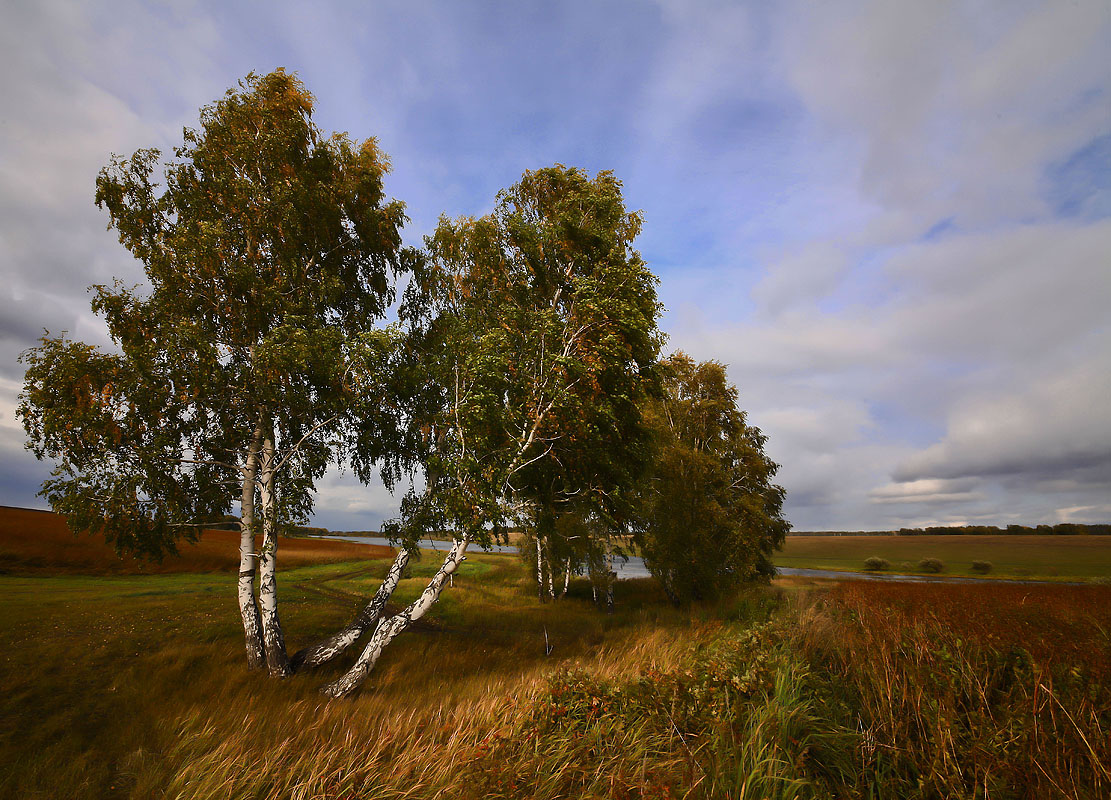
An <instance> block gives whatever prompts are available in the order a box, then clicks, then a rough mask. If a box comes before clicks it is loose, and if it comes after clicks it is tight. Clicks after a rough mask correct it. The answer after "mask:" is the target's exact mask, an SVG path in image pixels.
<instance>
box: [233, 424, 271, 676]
mask: <svg viewBox="0 0 1111 800" xmlns="http://www.w3.org/2000/svg"><path fill="white" fill-rule="evenodd" d="M261 440H262V429H261V428H256V429H255V435H254V436H253V437H252V440H251V447H250V449H249V450H248V451H247V459H246V461H245V463H244V465H243V470H242V494H241V496H240V518H239V586H238V589H239V614H240V616H241V617H242V618H243V639H244V643H245V646H246V648H247V668H248V669H259V668H260V667H262V665H263V664H265V663H266V656H265V652H264V650H263V644H262V629H261V627H260V625H259V610H258V603H257V602H256V601H255V572H256V571H257V569H258V554H257V553H256V552H255V489H256V487H257V484H258V458H259V453H258V451H259V446H260V444H261Z"/></svg>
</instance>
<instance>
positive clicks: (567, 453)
mask: <svg viewBox="0 0 1111 800" xmlns="http://www.w3.org/2000/svg"><path fill="white" fill-rule="evenodd" d="M640 226H641V219H640V216H639V214H636V213H629V212H628V211H627V210H626V209H625V206H624V201H623V199H622V196H621V185H620V183H619V182H618V181H617V180H616V179H615V178H614V177H613V175H612V174H610V173H608V172H601V173H599V174H598V175H596V176H595V177H594V178H590V177H589V176H587V175H586V173H584V172H583V171H582V170H578V169H573V168H566V167H563V166H555V167H551V168H547V169H541V170H537V171H535V172H526V173H525V174H524V176H523V177H522V178H521V181H520V182H519V183H517V184H516V185H514V186H513V187H511V188H509V189H507V190H505V191H503V192H501V193H500V194H499V196H498V202H497V204H496V207H495V209H494V211H493V212H492V213H491V214H489V215H487V216H485V217H481V218H478V219H475V218H468V217H464V218H460V219H457V220H450V219H447V218H442V219H441V220H440V223H439V225H438V227H437V229H436V231H435V233H434V234H433V235H432V236H431V237H429V238H428V239H427V241H426V249H427V253H426V258H425V259H424V260H423V261H422V263H421V264H420V266H419V268H418V269H416V270H415V272H414V278H413V280H412V281H411V283H410V285H409V287H408V289H407V292H406V297H405V300H404V303H403V305H402V319H403V321H404V322H405V323H406V324H407V325H408V327H409V335H410V346H409V351H410V352H411V353H412V354H413V357H414V358H415V359H417V360H418V362H419V363H420V364H421V365H422V371H421V375H422V377H423V383H422V385H421V386H419V387H418V391H416V392H415V393H414V400H413V409H414V410H413V418H412V425H413V427H414V429H415V430H416V431H417V432H418V433H419V436H420V438H421V443H422V447H421V453H422V455H421V459H422V463H423V467H424V472H425V476H426V481H425V487H424V488H423V489H422V490H421V491H410V492H409V494H408V495H407V496H406V497H405V498H404V500H403V502H402V514H401V517H400V518H399V520H398V521H397V523H396V527H395V529H394V531H395V536H396V537H397V538H398V539H399V540H402V541H408V542H415V540H416V539H417V538H419V537H420V536H421V535H423V533H424V532H426V531H428V530H437V531H448V532H450V533H451V534H452V536H453V538H454V542H453V545H452V547H451V549H450V551H449V553H448V554H447V557H446V558H445V559H444V562H443V564H442V565H441V567H440V568H439V569H438V570H437V572H436V574H435V575H434V576H433V578H432V579H431V580H430V581H429V583H428V585H427V587H426V588H425V590H424V591H423V592H422V593H421V595H420V596H419V597H418V598H417V600H416V601H414V602H413V603H412V604H411V605H410V606H409V607H408V608H406V609H405V610H404V611H403V612H401V613H400V614H398V615H396V616H394V617H390V618H383V619H380V620H379V622H378V624H377V627H376V628H375V630H374V633H373V634H372V635H371V639H370V641H369V642H368V644H367V645H366V647H365V648H364V649H363V651H362V653H361V654H360V656H359V658H358V660H357V661H356V663H355V665H354V666H353V667H352V669H351V670H350V671H349V672H348V673H347V674H346V675H344V676H342V677H341V678H340V679H339V680H337V681H335V682H333V683H332V684H329V685H328V686H326V687H325V688H324V692H325V693H326V694H329V695H332V696H337V697H338V696H343V695H346V694H348V693H350V692H352V691H354V690H355V689H356V688H357V687H358V686H359V684H360V683H361V682H362V681H363V680H365V678H366V677H367V675H369V674H370V672H371V671H372V670H373V668H374V665H375V663H376V662H377V660H378V658H379V657H380V656H381V654H382V652H383V651H384V650H385V648H386V647H387V646H388V645H389V643H390V642H391V641H393V639H395V638H396V637H397V636H398V635H399V634H400V633H402V632H403V631H404V630H405V629H406V628H407V627H408V626H409V625H410V624H411V623H412V621H414V620H415V619H418V618H419V617H420V616H421V615H422V614H424V613H426V612H427V611H428V609H429V608H431V607H432V605H433V604H434V603H435V601H436V599H437V598H438V597H439V595H440V592H441V591H442V590H443V587H444V585H445V583H446V582H447V581H448V580H449V579H450V577H451V575H452V574H453V573H454V572H455V571H456V570H457V569H458V568H459V566H460V564H461V563H462V562H463V560H464V559H465V558H466V555H465V553H466V550H467V547H468V546H469V545H470V544H471V543H472V542H478V543H479V544H488V543H490V542H491V541H492V540H493V539H496V538H499V537H502V536H503V534H504V531H505V530H506V528H507V526H508V525H510V524H512V523H515V522H520V521H521V520H522V519H524V518H527V517H530V516H533V515H535V513H536V510H537V509H538V508H545V509H547V508H551V507H553V506H555V505H558V504H559V503H561V502H566V501H567V500H569V499H570V498H576V501H577V502H583V503H586V502H591V503H594V504H595V505H596V506H597V507H599V508H605V507H606V505H607V503H608V502H609V501H610V499H611V498H612V497H614V496H615V495H616V494H617V492H618V489H619V488H620V487H621V486H622V485H624V484H626V483H629V482H631V481H632V480H633V477H634V476H635V475H636V474H637V472H638V470H639V469H640V468H641V466H640V465H641V464H642V463H643V461H644V459H645V458H646V455H647V446H648V435H647V431H646V429H645V428H644V426H643V424H642V422H641V417H640V410H639V409H640V408H641V406H642V405H643V403H644V401H645V398H646V397H647V396H648V394H649V392H650V391H651V387H652V386H653V381H654V378H653V377H652V368H653V365H654V363H655V361H656V357H657V354H658V351H659V343H660V336H659V333H658V329H657V325H656V321H657V317H658V315H659V310H660V306H659V303H658V301H657V299H656V292H655V285H656V279H655V277H654V276H653V275H652V273H651V271H650V270H649V269H648V267H647V266H646V264H645V263H644V261H643V260H642V259H641V257H640V255H639V254H638V253H637V252H636V250H635V249H633V246H632V243H633V240H634V239H635V237H636V236H637V234H638V232H639V230H640Z"/></svg>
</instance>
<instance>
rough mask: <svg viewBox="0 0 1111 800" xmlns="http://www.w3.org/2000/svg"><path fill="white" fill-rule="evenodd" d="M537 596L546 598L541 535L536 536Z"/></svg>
mask: <svg viewBox="0 0 1111 800" xmlns="http://www.w3.org/2000/svg"><path fill="white" fill-rule="evenodd" d="M536 596H537V597H538V598H540V599H541V600H543V599H544V548H543V546H542V543H541V541H540V536H539V535H538V536H537V537H536Z"/></svg>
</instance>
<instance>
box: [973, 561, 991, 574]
mask: <svg viewBox="0 0 1111 800" xmlns="http://www.w3.org/2000/svg"><path fill="white" fill-rule="evenodd" d="M972 571H973V572H979V573H980V574H981V575H987V574H988V573H989V572H991V562H990V561H973V562H972Z"/></svg>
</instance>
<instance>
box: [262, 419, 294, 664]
mask: <svg viewBox="0 0 1111 800" xmlns="http://www.w3.org/2000/svg"><path fill="white" fill-rule="evenodd" d="M259 497H260V499H261V500H262V551H261V554H260V558H259V585H258V600H259V609H260V611H261V612H262V643H263V647H264V649H265V651H266V668H267V670H268V671H269V672H270V674H271V675H272V676H274V677H280V678H284V677H286V676H288V675H290V674H292V672H293V670H292V669H291V668H290V666H289V656H288V655H287V654H286V649H285V637H284V636H283V635H282V623H281V621H280V620H279V619H278V581H277V569H278V531H277V523H278V520H277V508H276V498H275V496H274V441H273V439H272V438H271V437H270V436H266V437H265V438H264V439H263V441H262V458H261V461H260V465H259Z"/></svg>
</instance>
